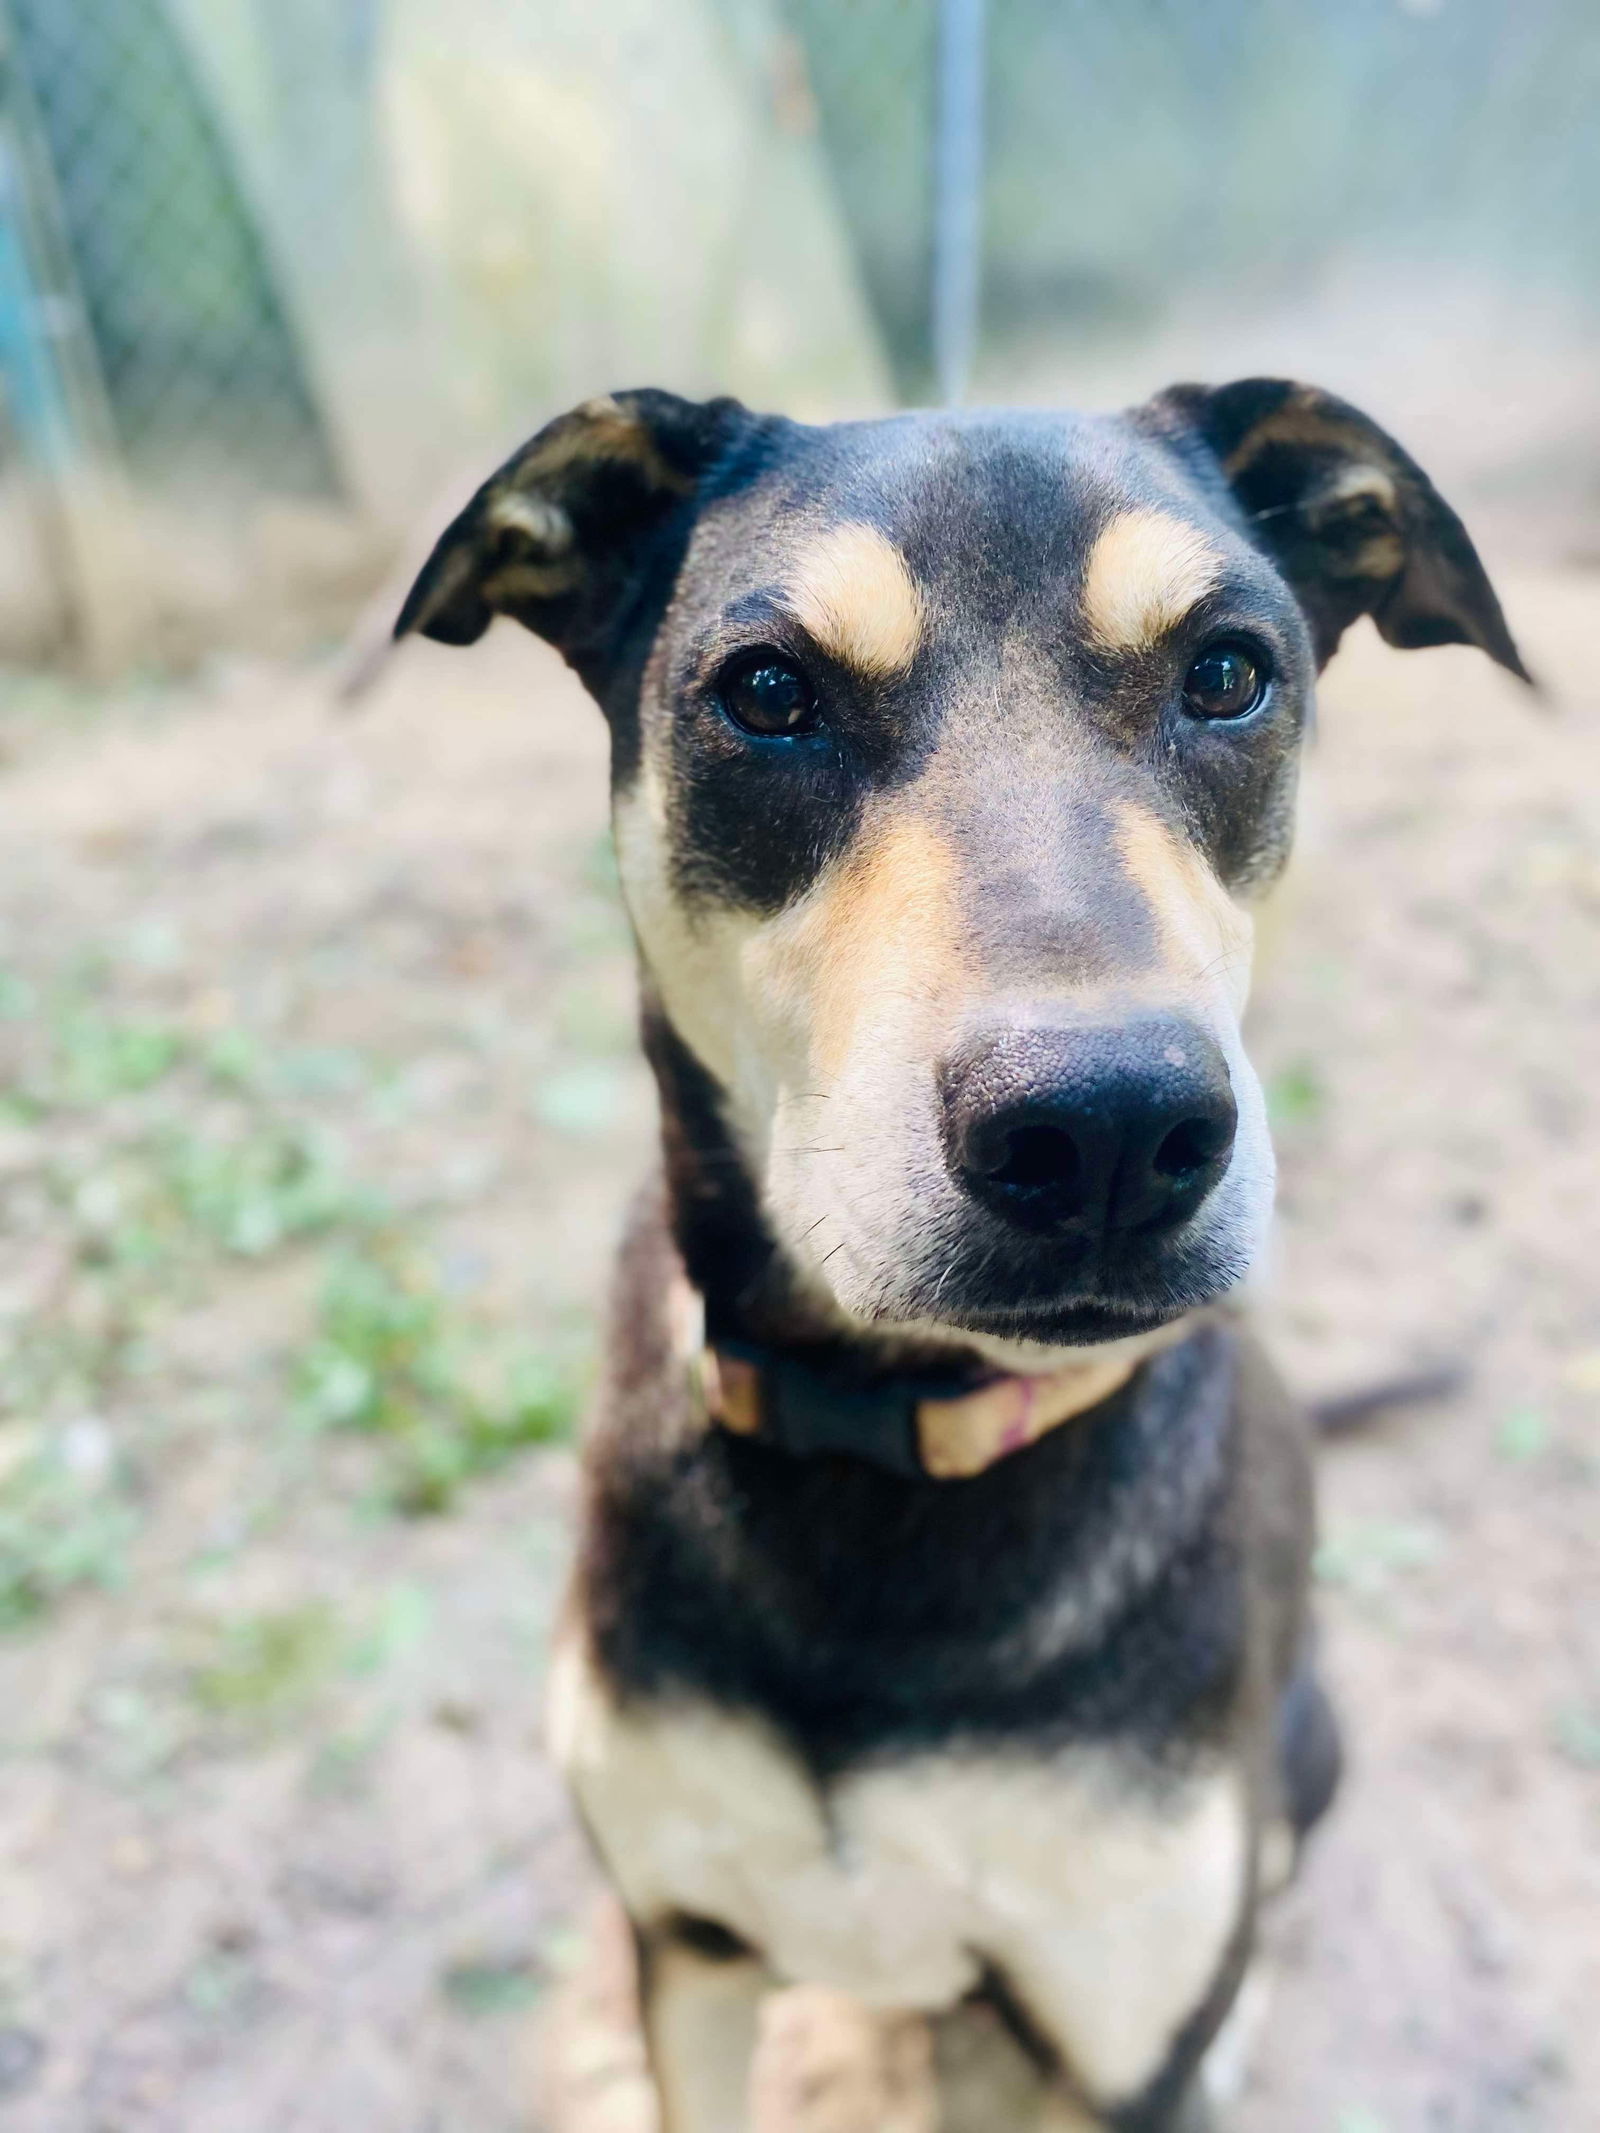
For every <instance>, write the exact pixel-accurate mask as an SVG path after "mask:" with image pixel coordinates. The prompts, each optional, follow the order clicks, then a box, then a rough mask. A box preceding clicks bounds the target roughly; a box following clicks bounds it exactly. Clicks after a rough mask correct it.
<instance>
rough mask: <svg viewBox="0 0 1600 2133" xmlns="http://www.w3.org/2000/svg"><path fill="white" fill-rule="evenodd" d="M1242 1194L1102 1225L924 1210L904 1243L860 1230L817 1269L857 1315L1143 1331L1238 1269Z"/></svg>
mask: <svg viewBox="0 0 1600 2133" xmlns="http://www.w3.org/2000/svg"><path fill="white" fill-rule="evenodd" d="M1250 1199H1251V1195H1249V1193H1248V1192H1247V1191H1245V1190H1239V1191H1236V1192H1229V1191H1227V1190H1224V1191H1223V1192H1220V1193H1219V1194H1217V1195H1216V1196H1215V1197H1214V1198H1213V1200H1211V1201H1210V1202H1208V1203H1207V1205H1206V1206H1204V1207H1203V1208H1200V1209H1197V1210H1195V1211H1193V1212H1192V1213H1191V1214H1190V1215H1189V1216H1188V1218H1187V1219H1184V1220H1182V1221H1173V1222H1163V1223H1156V1224H1151V1225H1148V1226H1146V1227H1145V1228H1144V1229H1134V1230H1128V1231H1121V1232H1116V1231H1113V1232H1111V1233H1106V1232H1103V1231H1102V1232H1097V1233H1092V1234H1091V1233H1084V1232H1082V1231H1078V1232H1072V1231H1068V1232H1066V1233H1061V1232H1053V1233H1052V1232H1046V1233H1039V1232H1031V1233H1030V1232H1029V1231H1026V1230H1023V1229H1021V1228H1019V1227H1016V1226H1014V1225H1007V1224H1002V1223H1000V1222H998V1221H997V1220H995V1219H994V1218H992V1217H990V1216H987V1215H986V1214H985V1213H984V1212H982V1211H981V1210H979V1209H976V1208H974V1209H970V1210H963V1212H962V1213H961V1215H960V1216H959V1217H958V1218H957V1219H955V1220H951V1218H950V1215H949V1212H948V1210H947V1211H946V1217H945V1220H944V1221H943V1222H942V1223H941V1222H937V1221H935V1222H933V1223H931V1224H930V1225H929V1226H928V1229H927V1230H926V1231H925V1232H924V1235H923V1236H922V1237H921V1238H919V1239H918V1243H917V1249H916V1250H915V1251H914V1252H911V1253H904V1252H896V1251H894V1250H892V1249H891V1250H888V1251H885V1250H883V1249H881V1248H879V1247H877V1246H876V1245H875V1244H874V1245H872V1246H869V1245H868V1244H867V1243H866V1240H864V1239H863V1238H862V1237H861V1236H860V1235H859V1233H858V1234H857V1235H855V1236H854V1237H852V1238H851V1239H850V1242H849V1245H848V1247H847V1248H845V1249H842V1250H838V1251H836V1252H833V1253H831V1254H830V1256H829V1259H828V1263H827V1264H826V1266H825V1267H824V1268H823V1269H822V1272H823V1274H824V1278H825V1279H826V1280H827V1281H828V1284H829V1286H830V1287H831V1288H832V1290H833V1293H834V1295H835V1297H836V1299H837V1301H838V1302H839V1303H840V1304H841V1305H842V1306H843V1307H844V1309H845V1310H846V1311H847V1312H848V1313H849V1314H850V1315H851V1316H852V1317H854V1318H856V1319H858V1320H860V1321H862V1322H865V1323H868V1324H877V1325H883V1324H892V1325H894V1326H896V1327H897V1328H904V1329H906V1330H908V1331H909V1330H911V1329H913V1328H915V1329H922V1330H924V1331H926V1332H927V1333H929V1334H932V1335H945V1336H948V1335H951V1334H966V1335H970V1336H973V1337H976V1338H980V1339H985V1340H988V1341H992V1342H1018V1343H1029V1344H1033V1345H1043V1346H1048V1347H1090V1346H1097V1345H1100V1344H1103V1343H1105V1342H1110V1341H1119V1340H1126V1339H1129V1338H1133V1337H1137V1336H1139V1335H1142V1334H1148V1333H1153V1332H1155V1331H1157V1330H1159V1329H1160V1328H1161V1327H1163V1326H1167V1325H1170V1324H1172V1323H1173V1322H1174V1321H1175V1320H1177V1319H1179V1318H1182V1317H1183V1316H1184V1315H1185V1314H1186V1313H1187V1312H1190V1311H1194V1310H1197V1309H1200V1308H1202V1307H1203V1306H1205V1305H1208V1304H1213V1303H1216V1302H1217V1301H1219V1300H1220V1299H1221V1298H1222V1297H1223V1296H1225V1295H1227V1294H1228V1292H1229V1291H1230V1290H1232V1289H1234V1288H1236V1287H1237V1286H1238V1284H1239V1283H1240V1282H1241V1281H1242V1280H1243V1279H1244V1278H1245V1276H1246V1275H1247V1274H1248V1273H1249V1271H1250V1268H1251V1266H1252V1264H1253V1263H1254V1260H1255V1257H1256V1247H1257V1244H1258V1241H1259V1228H1260V1225H1259V1223H1258V1221H1257V1220H1255V1219H1254V1218H1253V1213H1254V1211H1253V1210H1252V1208H1251V1206H1250Z"/></svg>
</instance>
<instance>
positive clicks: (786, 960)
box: [751, 816, 961, 1076]
mask: <svg viewBox="0 0 1600 2133" xmlns="http://www.w3.org/2000/svg"><path fill="white" fill-rule="evenodd" d="M956 884H957V874H956V863H955V857H954V854H953V853H952V852H951V850H950V847H949V845H948V844H947V843H946V842H945V840H944V839H943V838H942V837H941V836H940V835H939V834H938V832H937V831H936V830H935V829H934V828H933V827H932V825H931V824H929V823H927V822H925V821H922V820H919V819H918V818H917V817H915V816H908V817H906V818H904V819H902V820H896V821H893V822H891V823H890V825H889V827H888V828H887V829H886V830H885V831H884V832H883V834H882V835H881V836H880V837H879V838H878V839H877V840H876V841H875V842H873V843H871V844H870V845H868V846H867V847H866V848H865V849H863V850H862V851H861V852H859V853H857V854H854V855H852V856H851V857H850V858H848V859H847V860H846V861H845V862H844V863H843V865H842V866H841V867H840V868H839V870H838V871H837V872H836V873H834V874H833V875H832V876H830V877H829V878H828V880H826V881H825V882H824V883H823V884H822V885H821V886H820V887H819V888H818V889H817V890H815V891H813V892H812V894H811V895H809V896H807V897H806V898H804V899H803V901H802V902H801V903H800V904H799V905H797V906H796V907H795V908H794V910H793V911H792V912H790V913H788V914H786V915H785V916H784V917H783V918H781V919H778V920H776V921H774V922H773V923H772V924H771V925H770V926H768V927H767V928H766V929H764V932H763V934H762V937H761V941H760V950H759V963H760V967H759V968H758V969H756V970H753V971H752V973H751V976H752V980H753V982H754V983H755V984H757V985H758V986H762V987H766V988H769V989H770V997H772V998H773V1000H774V1002H775V1003H777V1004H781V1009H782V1011H784V1012H785V1013H786V1014H787V1015H788V1016H789V1017H791V1018H792V1017H794V1016H799V1017H801V1018H803V1021H804V1023H805V1030H806V1036H807V1039H808V1049H809V1053H810V1058H811V1062H812V1068H813V1071H814V1072H818V1073H821V1074H822V1075H824V1076H827V1075H832V1074H836V1073H838V1072H839V1070H840V1069H841V1068H842V1066H843V1065H844V1062H845V1060H846V1058H847V1057H848V1055H849V1053H850V1051H851V1048H852V1046H853V1045H854V1044H855V1042H856V1040H857V1037H858V1035H859V1032H860V1029H861V1024H862V1021H863V1019H864V1018H865V1017H866V1016H868V1015H872V1014H877V1015H878V1016H879V1017H883V1018H886V1019H899V1017H898V1015H897V1013H896V1011H897V1010H899V1009H903V1008H905V1007H906V1006H907V1005H911V1006H913V1007H915V1005H916V1003H917V1002H918V1001H919V1000H925V1001H935V1000H938V999H941V998H946V997H948V995H949V993H950V992H951V990H952V989H953V985H954V981H955V978H956V976H957V973H958V972H959V969H960V964H961V945H960V928H959V925H958V920H957V905H956Z"/></svg>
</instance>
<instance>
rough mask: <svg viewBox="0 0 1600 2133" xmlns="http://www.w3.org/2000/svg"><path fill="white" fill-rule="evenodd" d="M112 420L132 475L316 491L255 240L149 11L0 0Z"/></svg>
mask: <svg viewBox="0 0 1600 2133" xmlns="http://www.w3.org/2000/svg"><path fill="white" fill-rule="evenodd" d="M9 14H10V33H11V34H10V38H9V40H8V42H9V46H10V57H11V67H12V69H13V70H14V79H13V85H12V93H13V96H14V97H15V98H16V100H17V101H18V103H19V104H21V103H22V102H23V100H26V101H27V102H28V103H30V104H31V106H32V111H33V114H34V127H35V138H36V140H37V143H38V148H39V150H40V151H41V153H40V154H39V155H38V156H37V157H36V158H35V161H34V170H33V182H34V183H35V184H36V185H38V186H40V187H44V186H50V187H52V188H53V190H54V193H55V197H56V202H57V204H58V209H59V216H60V225H61V231H62V235H63V237H64V239H65V243H66V248H67V253H68V256H69V259H70V268H71V274H72V278H73V281H74V283H75V285H76V293H77V295H78V298H79V300H80V301H81V304H82V307H83V313H84V316H85V319H86V321H87V324H88V328H89V332H90V336H91V339H92V343H93V346H94V350H95V353H96V359H97V362H98V367H99V371H100V376H101V380H102V383H103V385H104V390H105V395H106V400H107V403H108V406H109V410H110V415H111V420H112V425H113V429H114V433H115V436H116V439H117V442H118V444H119V445H120V447H121V449H122V451H123V453H124V455H125V457H126V459H127V461H128V463H129V465H130V468H131V469H132V470H133V471H134V473H135V474H136V475H139V474H149V475H164V474H167V473H169V472H171V471H173V470H174V469H180V468H182V467H183V466H184V465H185V464H187V463H191V462H195V461H198V462H199V463H200V464H201V465H203V466H204V467H205V468H206V469H207V470H208V471H213V470H215V469H217V468H218V467H224V468H227V469H230V470H232V471H234V472H235V473H236V474H237V475H238V476H239V477H240V478H241V479H242V480H245V481H248V482H251V483H253V484H265V485H267V486H270V487H273V488H278V489H283V490H287V491H290V492H303V491H311V492H314V493H328V492H331V491H332V490H333V489H334V487H335V475H334V468H333V462H332V456H331V453H330V450H329V447H328V442H327V438H326V435H325V433H324V430H323V427H322V423H321V419H320V417H319V414H318V411H317V409H316V406H315V404H314V401H313V397H312V391H311V386H310V381H309V379H308V377H307V373H306V366H305V362H304V359H303V355H302V351H301V349H300V347H299V346H298V344H297V341H296V338H295V335H294V332H293V330H292V327H291V324H290V320H289V317H288V314H287V311H286V309H285V305H284V301H283V296H282V292H281V290H280V288H279V285H278V279H277V276H276V273H275V271H274V266H273V262H272V260H271V259H270V258H269V256H268V254H267V250H266V245H265V242H264V239H263V233H262V230H261V227H260V224H259V222H258V220H257V218H256V216H255V215H254V214H253V212H252V208H251V203H250V201H249V200H248V198H247V197H246V195H245V192H244V190H243V187H242V185H241V183H240V178H239V174H238V172H237V170H236V169H235V167H234V164H233V161H232V158H231V156H230V154H229V150H228V146H227V143H226V141H225V140H224V138H223V136H222V134H221V132H220V130H219V127H218V125H217V122H216V118H215V115H214V113H213V111H212V110H211V108H210V107H209V105H208V102H207V98H206V95H205V91H204V87H203V85H202V83H201V82H200V80H199V79H198V78H197V75H196V72H195V69H194V67H193V65H192V63H191V62H190V60H189V56H188V54H187V52H186V51H185V49H184V47H183V44H182V43H181V41H180V38H179V36H178V33H177V30H176V28H175V26H174V24H173V22H172V21H171V19H170V18H169V17H168V15H167V12H166V10H165V8H164V6H163V5H162V0H9Z"/></svg>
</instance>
